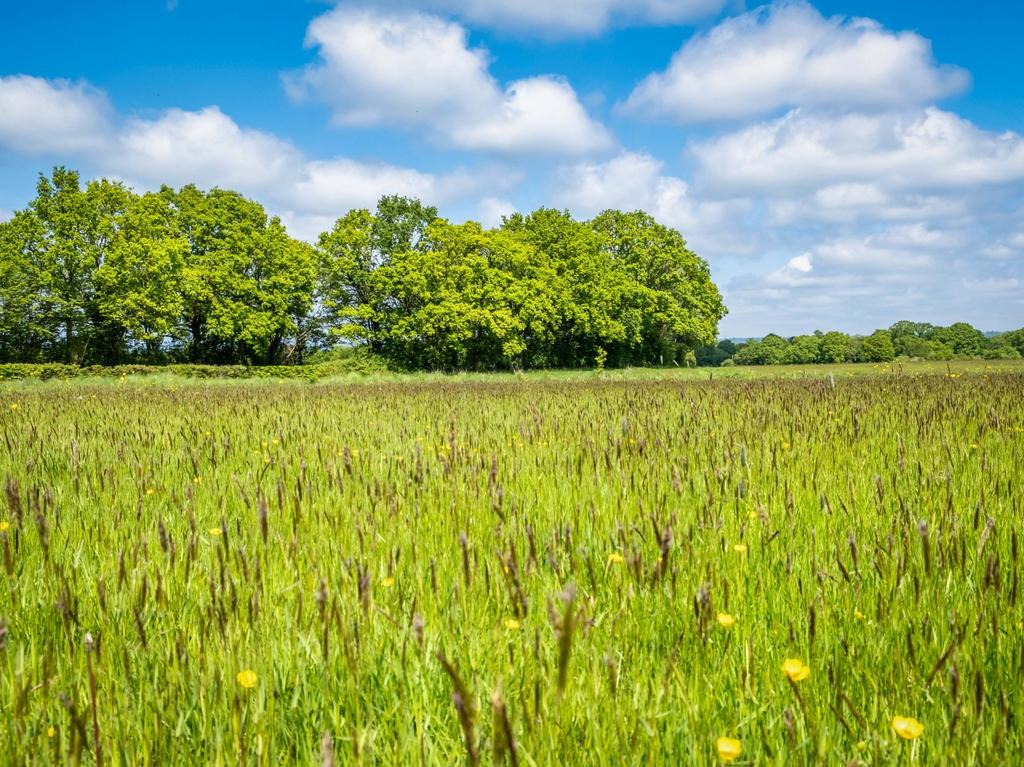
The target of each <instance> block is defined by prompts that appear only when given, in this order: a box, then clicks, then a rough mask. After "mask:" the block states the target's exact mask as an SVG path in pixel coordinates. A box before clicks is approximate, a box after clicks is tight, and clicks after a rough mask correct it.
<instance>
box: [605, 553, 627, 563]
mask: <svg viewBox="0 0 1024 767" xmlns="http://www.w3.org/2000/svg"><path fill="white" fill-rule="evenodd" d="M625 561H626V558H625V557H624V556H622V555H621V554H609V555H608V564H610V565H619V564H622V563H623V562H625Z"/></svg>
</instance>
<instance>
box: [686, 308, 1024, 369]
mask: <svg viewBox="0 0 1024 767" xmlns="http://www.w3.org/2000/svg"><path fill="white" fill-rule="evenodd" d="M726 344H728V347H731V348H732V350H733V351H732V353H731V354H730V353H726V350H727V346H726ZM1021 349H1024V330H1014V331H1010V332H1007V333H1001V334H998V335H994V336H992V337H991V338H986V337H985V335H984V334H983V333H982V332H981V331H980V330H977V329H976V328H974V327H972V326H971V325H969V324H967V323H966V322H958V323H955V324H953V325H950V326H949V327H948V328H944V327H938V326H935V325H930V324H928V323H924V322H910V321H906V320H902V321H900V322H897V323H895V324H894V325H893V326H892V327H890V328H889V329H888V330H876V331H875V332H874V333H872V334H870V335H868V336H850V335H847V334H845V333H840V332H838V331H834V330H833V331H829V332H828V333H820V332H817V333H815V334H814V335H808V336H795V337H793V338H789V339H785V338H781V337H780V336H777V335H774V334H769V335H767V336H765V337H764V338H763V339H760V340H755V341H749V342H747V343H743V344H739V345H736V344H733V343H732V342H731V341H723V342H722V343H720V344H718V346H714V347H712V346H705V347H701V348H700V349H698V350H697V360H698V361H699V363H700V364H701V365H707V366H715V367H717V366H721V365H723V364H724V363H725V361H726V360H727V359H731V360H733V361H734V363H735V364H737V365H784V364H788V365H807V364H812V363H830V364H831V363H842V362H875V363H878V362H891V361H893V360H895V359H896V358H905V359H923V360H936V361H941V360H952V359H982V358H984V359H1018V358H1019V357H1020V356H1022V351H1021Z"/></svg>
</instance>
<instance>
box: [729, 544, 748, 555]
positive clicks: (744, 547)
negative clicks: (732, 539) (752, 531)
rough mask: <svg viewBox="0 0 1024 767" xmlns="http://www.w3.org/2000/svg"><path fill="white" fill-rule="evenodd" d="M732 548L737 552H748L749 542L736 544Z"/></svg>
mask: <svg viewBox="0 0 1024 767" xmlns="http://www.w3.org/2000/svg"><path fill="white" fill-rule="evenodd" d="M732 550H733V551H735V552H736V553H737V554H746V553H747V544H745V543H737V544H736V545H735V546H733V547H732Z"/></svg>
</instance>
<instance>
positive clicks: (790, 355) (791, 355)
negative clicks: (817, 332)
mask: <svg viewBox="0 0 1024 767" xmlns="http://www.w3.org/2000/svg"><path fill="white" fill-rule="evenodd" d="M820 355H821V339H820V338H818V336H795V337H794V338H791V339H790V340H789V345H788V346H787V347H786V352H785V355H784V356H783V362H785V363H786V364H787V365H810V364H813V363H815V362H817V361H818V357H819V356H820Z"/></svg>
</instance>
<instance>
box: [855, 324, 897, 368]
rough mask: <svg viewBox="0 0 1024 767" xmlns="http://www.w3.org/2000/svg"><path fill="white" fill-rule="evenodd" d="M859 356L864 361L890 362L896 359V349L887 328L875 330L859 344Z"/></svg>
mask: <svg viewBox="0 0 1024 767" xmlns="http://www.w3.org/2000/svg"><path fill="white" fill-rule="evenodd" d="M861 358H862V359H863V361H864V362H891V361H892V360H894V359H896V349H895V347H893V344H892V335H891V334H890V333H889V331H888V330H876V331H875V332H874V333H872V334H871V335H870V336H868V337H867V338H865V339H864V340H863V342H862V344H861Z"/></svg>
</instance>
